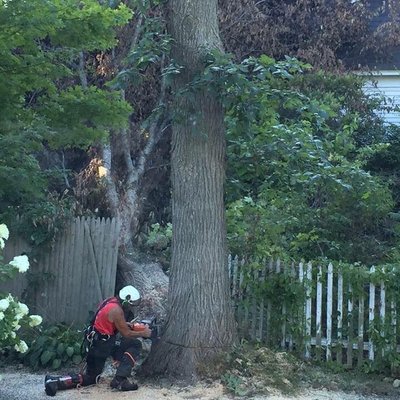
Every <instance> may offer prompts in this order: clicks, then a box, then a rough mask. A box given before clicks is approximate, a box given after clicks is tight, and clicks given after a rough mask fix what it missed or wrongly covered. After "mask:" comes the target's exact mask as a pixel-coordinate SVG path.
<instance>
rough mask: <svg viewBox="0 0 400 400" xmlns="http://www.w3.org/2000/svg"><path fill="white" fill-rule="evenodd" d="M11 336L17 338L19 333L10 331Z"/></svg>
mask: <svg viewBox="0 0 400 400" xmlns="http://www.w3.org/2000/svg"><path fill="white" fill-rule="evenodd" d="M10 336H11V338H12V339H15V338H16V337H17V334H16V333H15V332H14V331H12V332H11V333H10Z"/></svg>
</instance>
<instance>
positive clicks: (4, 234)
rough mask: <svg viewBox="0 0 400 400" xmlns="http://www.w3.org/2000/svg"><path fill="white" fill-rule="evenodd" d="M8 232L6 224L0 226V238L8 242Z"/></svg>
mask: <svg viewBox="0 0 400 400" xmlns="http://www.w3.org/2000/svg"><path fill="white" fill-rule="evenodd" d="M9 235H10V232H9V231H8V228H7V225H6V224H0V238H1V239H5V240H8V237H9Z"/></svg>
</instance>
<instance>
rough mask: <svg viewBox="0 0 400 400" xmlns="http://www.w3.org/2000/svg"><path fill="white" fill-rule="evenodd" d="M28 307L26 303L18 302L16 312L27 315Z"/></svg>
mask: <svg viewBox="0 0 400 400" xmlns="http://www.w3.org/2000/svg"><path fill="white" fill-rule="evenodd" d="M28 313H29V308H28V306H27V305H26V304H24V303H20V302H18V309H17V314H22V316H24V315H28Z"/></svg>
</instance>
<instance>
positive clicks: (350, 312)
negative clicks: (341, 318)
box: [347, 284, 353, 367]
mask: <svg viewBox="0 0 400 400" xmlns="http://www.w3.org/2000/svg"><path fill="white" fill-rule="evenodd" d="M347 329H348V332H347V338H348V339H347V366H348V367H352V365H353V290H352V287H351V284H349V298H348V300H347Z"/></svg>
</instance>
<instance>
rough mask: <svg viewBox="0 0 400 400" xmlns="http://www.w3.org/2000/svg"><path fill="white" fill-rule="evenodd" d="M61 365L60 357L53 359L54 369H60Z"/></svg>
mask: <svg viewBox="0 0 400 400" xmlns="http://www.w3.org/2000/svg"><path fill="white" fill-rule="evenodd" d="M60 366H61V360H60V359H59V358H55V359H54V360H53V364H52V368H53V369H58V368H60Z"/></svg>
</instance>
